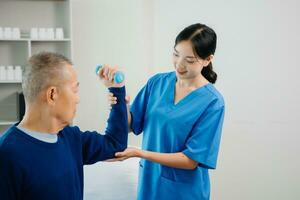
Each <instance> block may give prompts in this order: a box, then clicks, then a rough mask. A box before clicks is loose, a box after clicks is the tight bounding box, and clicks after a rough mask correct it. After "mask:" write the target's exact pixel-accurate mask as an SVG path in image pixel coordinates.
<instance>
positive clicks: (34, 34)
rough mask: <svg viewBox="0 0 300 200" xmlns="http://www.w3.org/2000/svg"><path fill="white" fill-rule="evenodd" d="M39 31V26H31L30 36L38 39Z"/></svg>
mask: <svg viewBox="0 0 300 200" xmlns="http://www.w3.org/2000/svg"><path fill="white" fill-rule="evenodd" d="M38 36H39V33H38V28H31V29H30V38H31V39H33V40H36V39H38Z"/></svg>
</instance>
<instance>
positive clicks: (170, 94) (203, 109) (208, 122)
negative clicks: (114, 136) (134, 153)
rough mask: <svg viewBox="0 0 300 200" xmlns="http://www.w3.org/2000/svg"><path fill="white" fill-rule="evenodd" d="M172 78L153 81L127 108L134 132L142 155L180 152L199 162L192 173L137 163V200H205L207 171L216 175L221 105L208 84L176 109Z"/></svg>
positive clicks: (169, 75)
mask: <svg viewBox="0 0 300 200" xmlns="http://www.w3.org/2000/svg"><path fill="white" fill-rule="evenodd" d="M175 84H176V74H175V72H171V73H162V74H157V75H155V76H153V77H152V78H151V79H149V81H148V82H147V84H146V85H145V86H144V87H143V88H142V89H141V91H140V92H139V94H138V95H137V97H136V98H135V100H134V102H133V104H132V105H131V114H132V124H131V128H132V130H133V132H134V133H135V134H136V135H138V134H140V133H142V132H143V142H142V149H144V150H148V151H154V152H161V153H176V152H183V153H184V154H185V155H186V156H188V157H189V158H191V159H193V160H195V161H197V162H198V163H199V164H198V167H197V168H196V169H194V170H185V169H176V168H172V167H167V166H164V165H161V164H158V163H154V162H151V161H148V160H144V159H141V161H140V169H139V183H138V199H139V200H148V199H149V200H164V199H176V200H180V199H184V200H190V199H191V200H192V199H193V200H194V199H197V200H207V199H209V196H210V182H209V175H208V169H215V168H216V163H217V155H218V151H219V144H220V138H221V131H222V124H223V118H224V100H223V97H222V95H221V94H220V93H219V92H218V91H217V90H216V89H215V87H214V86H213V85H212V84H210V83H209V84H207V85H205V86H203V87H200V88H198V89H196V90H194V91H192V92H191V93H190V94H188V95H187V96H186V97H184V98H183V99H181V100H180V101H179V102H178V103H177V104H174V92H175Z"/></svg>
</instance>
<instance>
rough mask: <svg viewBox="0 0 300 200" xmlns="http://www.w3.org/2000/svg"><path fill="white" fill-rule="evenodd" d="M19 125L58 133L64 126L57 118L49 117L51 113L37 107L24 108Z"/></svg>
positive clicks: (43, 131) (29, 128)
mask: <svg viewBox="0 0 300 200" xmlns="http://www.w3.org/2000/svg"><path fill="white" fill-rule="evenodd" d="M41 111H42V112H41ZM19 126H21V127H23V128H25V129H28V130H31V131H36V132H40V133H50V134H58V132H59V131H60V130H62V129H63V128H64V127H65V125H63V124H62V123H60V122H59V121H58V120H57V119H55V118H54V117H51V115H49V114H48V113H47V110H43V109H38V108H35V109H34V110H33V109H31V108H28V109H26V113H25V115H24V118H23V120H22V121H21V122H20V124H19Z"/></svg>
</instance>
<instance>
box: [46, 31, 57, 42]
mask: <svg viewBox="0 0 300 200" xmlns="http://www.w3.org/2000/svg"><path fill="white" fill-rule="evenodd" d="M46 32H47V39H49V40H54V35H55V34H54V29H53V28H47V31H46Z"/></svg>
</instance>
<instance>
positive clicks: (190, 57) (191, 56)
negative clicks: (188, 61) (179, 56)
mask: <svg viewBox="0 0 300 200" xmlns="http://www.w3.org/2000/svg"><path fill="white" fill-rule="evenodd" d="M174 51H175V52H176V53H179V52H178V51H177V50H176V49H175V48H174ZM185 58H193V59H197V58H196V57H195V56H186V57H185Z"/></svg>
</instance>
